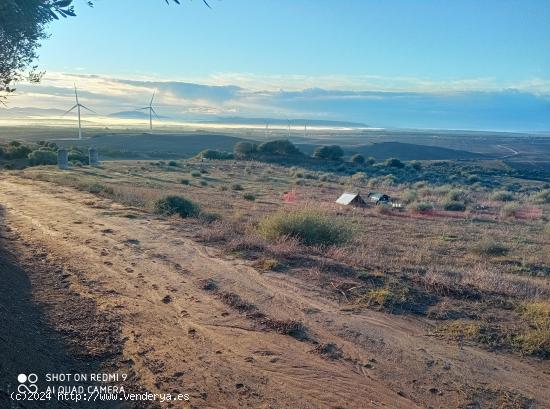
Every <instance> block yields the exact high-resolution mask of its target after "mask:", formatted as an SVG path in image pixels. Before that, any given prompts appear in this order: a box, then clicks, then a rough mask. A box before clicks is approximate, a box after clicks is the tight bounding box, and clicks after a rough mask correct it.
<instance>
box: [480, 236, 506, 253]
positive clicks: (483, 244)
mask: <svg viewBox="0 0 550 409" xmlns="http://www.w3.org/2000/svg"><path fill="white" fill-rule="evenodd" d="M472 252H473V253H474V254H477V255H480V256H504V255H506V254H507V253H508V247H506V246H505V245H503V244H500V243H497V242H496V241H494V240H492V239H488V238H485V239H482V240H480V241H479V242H478V243H477V244H476V245H474V246H473V247H472Z"/></svg>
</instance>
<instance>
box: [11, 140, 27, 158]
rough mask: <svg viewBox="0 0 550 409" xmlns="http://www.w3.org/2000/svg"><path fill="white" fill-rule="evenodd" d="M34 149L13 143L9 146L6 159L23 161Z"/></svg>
mask: <svg viewBox="0 0 550 409" xmlns="http://www.w3.org/2000/svg"><path fill="white" fill-rule="evenodd" d="M31 151H32V149H31V148H29V147H28V146H25V145H21V144H20V143H19V142H17V141H12V142H10V143H9V145H8V149H7V150H6V151H5V152H4V156H5V157H6V159H23V158H26V157H27V156H29V153H31Z"/></svg>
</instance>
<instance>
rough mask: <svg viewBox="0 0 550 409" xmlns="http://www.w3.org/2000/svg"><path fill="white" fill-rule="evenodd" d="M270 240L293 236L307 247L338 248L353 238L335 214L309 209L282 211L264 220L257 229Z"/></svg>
mask: <svg viewBox="0 0 550 409" xmlns="http://www.w3.org/2000/svg"><path fill="white" fill-rule="evenodd" d="M258 231H259V233H260V234H261V235H262V236H263V237H265V238H266V239H268V240H277V239H280V238H284V237H291V238H294V239H296V240H298V241H299V242H301V243H302V244H305V245H307V246H313V245H322V246H328V245H337V244H342V243H345V242H347V241H348V240H349V239H350V238H351V230H350V228H349V227H348V226H347V225H344V224H342V223H340V222H338V221H337V220H335V218H334V216H333V215H329V214H326V213H323V212H321V211H318V210H314V209H310V208H302V209H298V210H292V211H290V212H289V211H288V210H281V211H279V212H277V213H274V214H272V215H270V216H267V217H265V218H264V219H263V220H262V221H261V222H260V224H259V226H258Z"/></svg>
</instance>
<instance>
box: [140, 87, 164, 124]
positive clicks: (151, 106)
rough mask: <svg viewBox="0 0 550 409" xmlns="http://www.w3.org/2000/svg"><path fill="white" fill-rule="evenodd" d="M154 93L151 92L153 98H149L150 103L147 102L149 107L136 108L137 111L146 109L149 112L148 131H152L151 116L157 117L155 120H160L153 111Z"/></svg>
mask: <svg viewBox="0 0 550 409" xmlns="http://www.w3.org/2000/svg"><path fill="white" fill-rule="evenodd" d="M155 93H156V91H153V96H152V97H151V101H149V106H146V107H143V108H138V110H139V111H141V110H144V109H148V110H149V130H150V131H151V132H152V131H153V114H155V116H156V117H157V119H160V118H159V116H158V115H157V111H155V108H153V99H154V98H155Z"/></svg>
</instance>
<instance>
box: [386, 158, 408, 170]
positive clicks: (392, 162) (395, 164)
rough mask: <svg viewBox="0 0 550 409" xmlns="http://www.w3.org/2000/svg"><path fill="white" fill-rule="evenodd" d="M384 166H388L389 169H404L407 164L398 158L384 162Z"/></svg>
mask: <svg viewBox="0 0 550 409" xmlns="http://www.w3.org/2000/svg"><path fill="white" fill-rule="evenodd" d="M384 165H386V166H387V167H389V168H403V167H404V166H405V164H404V163H403V162H401V161H400V160H399V159H397V158H389V159H387V160H386V161H385V162H384Z"/></svg>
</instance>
